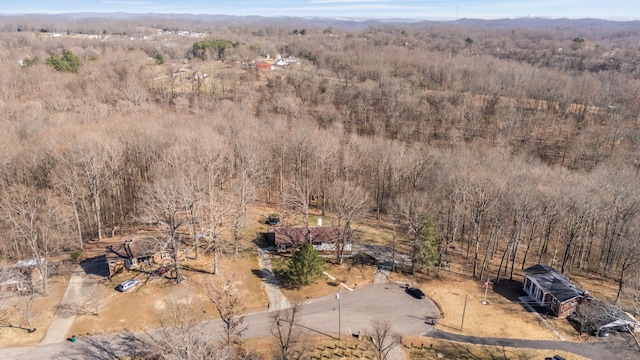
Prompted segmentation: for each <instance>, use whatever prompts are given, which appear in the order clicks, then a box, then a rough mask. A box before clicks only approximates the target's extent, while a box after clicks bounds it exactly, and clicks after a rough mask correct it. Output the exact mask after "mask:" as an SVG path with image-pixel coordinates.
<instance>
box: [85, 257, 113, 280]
mask: <svg viewBox="0 0 640 360" xmlns="http://www.w3.org/2000/svg"><path fill="white" fill-rule="evenodd" d="M80 267H81V268H82V270H83V271H84V272H85V274H87V275H98V276H101V277H109V267H108V265H107V257H106V256H105V255H100V256H96V257H93V258H88V259H85V260H82V261H81V262H80Z"/></svg>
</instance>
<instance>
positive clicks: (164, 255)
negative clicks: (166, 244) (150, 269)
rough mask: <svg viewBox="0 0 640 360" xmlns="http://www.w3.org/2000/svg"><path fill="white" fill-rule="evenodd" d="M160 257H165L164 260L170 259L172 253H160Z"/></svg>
mask: <svg viewBox="0 0 640 360" xmlns="http://www.w3.org/2000/svg"><path fill="white" fill-rule="evenodd" d="M160 258H161V259H163V260H166V259H169V258H171V254H169V253H162V254H161V255H160Z"/></svg>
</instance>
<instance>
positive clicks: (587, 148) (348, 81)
mask: <svg viewBox="0 0 640 360" xmlns="http://www.w3.org/2000/svg"><path fill="white" fill-rule="evenodd" d="M567 21H568V20H567ZM27 22H28V23H27ZM162 22H163V21H161V20H154V21H151V20H148V19H144V18H142V19H140V20H138V23H136V24H135V26H134V25H133V22H127V23H123V22H118V21H115V20H114V21H108V20H101V21H93V22H91V23H89V22H82V21H79V22H78V23H76V24H68V26H67V24H65V26H67V27H65V29H67V28H68V29H69V32H68V33H64V35H60V36H58V35H55V36H54V34H58V33H55V31H56V30H55V29H56V28H57V29H60V28H62V25H61V24H60V23H58V22H56V21H55V20H51V19H48V20H46V19H45V20H37V19H35V20H32V21H27V20H24V19H20V18H12V17H7V18H3V19H1V23H0V28H1V29H3V30H2V32H1V33H0V66H2V71H0V83H2V86H0V109H2V111H0V128H1V129H3V130H2V131H3V136H1V137H0V166H1V167H2V171H1V172H0V174H2V179H0V199H2V200H1V204H0V212H2V214H3V217H2V221H0V231H1V232H2V234H3V235H4V236H3V237H2V241H1V242H0V256H2V257H3V258H5V259H20V258H33V257H35V256H37V254H39V253H40V252H46V253H49V254H56V253H62V252H64V251H69V250H73V249H77V248H81V247H82V245H83V244H84V243H85V242H86V241H88V240H89V239H91V238H94V237H102V236H105V234H108V233H110V232H112V231H113V230H114V229H116V228H122V227H126V226H134V225H135V224H137V223H138V222H139V221H140V219H141V211H142V209H148V208H149V206H150V204H151V203H150V199H152V198H153V199H156V200H157V199H158V198H159V194H163V196H165V197H163V199H168V200H167V201H169V202H171V203H172V204H174V205H175V206H178V207H179V208H180V209H189V210H188V211H189V212H190V213H189V219H190V220H189V221H186V220H185V222H183V223H181V224H183V225H182V226H184V227H185V228H189V230H188V231H186V232H187V233H189V234H191V235H192V236H193V237H194V236H195V234H196V233H197V229H198V228H203V227H205V224H223V226H225V227H227V228H228V229H232V230H233V229H235V231H229V232H227V233H226V234H227V235H225V236H227V237H229V239H227V240H228V241H229V242H232V241H233V238H234V236H235V237H236V240H237V234H238V232H237V229H238V228H240V227H242V226H245V225H244V224H243V223H242V221H241V219H242V214H243V213H244V212H245V211H246V207H247V204H251V203H252V202H255V201H265V202H269V203H273V204H280V205H279V206H283V207H285V206H286V204H287V199H290V198H291V197H292V196H293V197H295V196H296V195H295V194H310V195H309V197H308V198H309V199H311V200H310V201H311V203H310V204H309V205H310V206H312V207H315V208H316V209H318V210H319V211H321V212H322V213H323V214H324V213H326V214H327V216H333V214H337V213H339V212H338V211H339V206H340V205H339V204H341V203H342V204H344V202H341V201H337V200H338V199H344V198H345V194H353V197H359V198H361V199H366V200H367V202H366V208H365V211H364V213H365V214H366V216H369V217H373V218H377V219H387V220H388V221H393V222H395V223H397V224H398V225H399V226H400V227H399V228H401V229H403V241H404V242H405V243H406V244H407V245H408V244H409V241H410V240H411V238H412V234H414V235H415V234H418V235H420V230H419V228H420V226H421V225H422V224H424V221H425V219H430V221H432V222H433V224H431V223H430V225H429V229H430V231H431V228H433V232H434V233H433V238H434V239H435V242H436V244H435V245H434V244H432V241H431V240H429V244H428V245H429V246H428V250H429V251H428V252H429V258H428V261H426V262H427V263H430V264H431V263H433V262H434V254H433V247H434V246H435V247H437V248H438V251H445V249H448V246H457V248H458V249H462V250H461V251H462V254H463V255H464V256H465V257H466V258H467V259H468V260H469V263H470V264H471V266H472V274H473V276H475V277H483V278H484V277H485V275H486V273H487V272H491V273H492V274H494V275H497V276H498V277H500V276H505V274H506V276H508V275H509V274H510V275H511V276H512V275H513V271H514V267H520V268H521V267H524V266H526V265H527V264H530V263H533V262H545V263H548V264H551V265H553V266H557V267H558V268H560V269H561V270H562V271H563V272H564V271H569V270H571V269H581V270H583V271H591V272H594V273H598V274H602V275H605V276H610V277H613V278H616V279H619V280H620V284H623V283H624V284H631V283H629V282H625V281H623V280H624V279H623V278H625V277H626V276H627V273H625V271H627V270H628V269H630V268H629V266H628V264H635V263H638V262H640V248H639V245H638V241H637V240H636V238H637V233H638V230H639V229H640V212H639V211H640V186H639V185H640V184H639V169H640V118H639V115H640V100H639V99H640V68H639V66H640V62H639V61H638V60H637V59H638V58H640V26H638V24H635V23H631V24H628V26H626V27H622V28H621V27H620V26H618V25H617V24H616V23H610V24H609V25H607V22H602V23H598V24H597V26H596V25H593V24H591V25H589V26H587V25H584V24H583V23H582V22H580V21H577V20H576V21H575V22H571V21H568V23H567V24H568V25H567V26H566V27H560V26H557V27H552V26H547V27H526V26H522V27H519V26H517V24H516V23H514V24H513V25H510V26H509V25H504V26H496V27H495V28H492V27H491V26H482V25H481V24H470V23H461V24H460V26H454V25H452V24H446V23H416V24H394V25H389V24H372V25H369V26H362V25H360V26H359V27H340V26H338V25H332V26H331V31H325V29H326V28H327V26H326V24H320V25H313V24H312V23H305V24H297V25H296V26H295V27H294V26H289V25H285V24H271V23H264V24H261V23H248V24H247V23H242V24H226V23H225V24H217V23H210V22H209V23H207V22H186V21H178V20H175V19H167V20H165V22H166V23H164V24H161V23H162ZM554 24H555V23H554ZM301 25H304V29H305V34H304V36H300V31H298V33H297V34H294V30H295V28H302V26H301ZM40 28H47V29H50V32H46V33H42V32H40V31H38V30H37V29H40ZM171 29H176V30H171ZM178 29H185V31H184V34H182V33H180V31H178ZM187 30H188V31H187ZM194 38H198V39H201V40H196V41H195V42H194ZM221 39H233V40H221ZM575 39H581V41H575ZM207 51H212V52H213V54H214V55H215V56H214V57H215V61H214V59H210V58H209V57H207V56H205V55H204V54H206V52H207ZM61 53H62V54H63V55H62V57H60V56H59V55H58V54H61ZM157 54H161V56H162V60H163V61H159V60H158V56H157ZM267 55H269V56H267ZM277 55H281V57H282V58H289V57H299V59H296V60H295V61H297V62H298V63H299V64H296V65H291V66H283V67H274V68H275V70H273V71H270V70H267V71H262V70H258V69H257V68H256V66H255V63H258V62H264V61H271V62H272V63H273V62H274V59H275V57H276V56H277ZM25 56H26V57H27V58H29V59H47V60H46V61H45V63H42V61H41V60H35V61H33V63H32V65H33V66H21V65H20V61H19V60H20V59H24V58H25ZM154 57H155V58H154ZM89 59H92V60H93V61H87V60H89ZM219 60H222V61H219ZM80 64H82V66H80ZM51 68H53V69H55V70H59V71H51ZM345 189H355V190H354V191H353V193H351V192H346V191H345ZM356 194H359V195H356ZM152 195H153V196H155V197H153V196H152ZM25 199H31V200H33V201H32V202H25ZM176 204H177V205H176ZM18 205H21V206H22V205H29V211H31V212H32V213H33V214H35V215H34V216H35V218H36V219H38V221H37V226H38V227H37V228H36V227H34V228H31V229H30V230H29V231H31V232H28V231H27V232H25V231H24V230H25V227H24V226H25V225H26V224H27V223H26V222H24V221H22V220H24V219H22V220H20V219H19V218H15V217H13V218H12V217H11V216H10V215H12V214H15V213H16V211H17V210H16V206H18ZM220 206H223V207H224V208H225V209H227V208H228V209H233V211H229V212H225V214H226V215H225V216H227V218H225V219H224V221H218V220H219V219H218V220H216V219H217V218H216V216H217V215H216V214H217V212H216V209H218V208H219V207H220ZM185 211H187V210H185ZM54 214H55V216H54ZM231 214H234V215H231ZM54 224H55V226H54ZM206 226H209V225H206ZM43 229H46V230H47V231H46V234H47V235H48V237H47V239H46V242H43V239H41V238H37V237H34V236H26V237H25V234H32V235H33V234H37V233H39V232H40V231H44V230H43ZM234 234H235V235H234ZM417 238H418V237H416V236H414V239H417ZM431 238H432V234H431V233H430V234H429V239H431ZM28 240H37V241H38V242H37V244H36V245H37V246H36V247H35V248H34V247H33V246H30V245H29V244H30V243H29V241H28ZM185 241H186V240H185ZM436 245H437V246H436ZM34 249H35V250H34ZM34 251H35V252H36V254H34ZM419 251H423V249H419ZM494 258H500V267H499V268H495V266H494V267H493V268H492V267H491V266H490V265H489V264H490V262H489V261H486V260H487V259H494ZM621 286H622V285H621Z"/></svg>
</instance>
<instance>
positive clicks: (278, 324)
mask: <svg viewBox="0 0 640 360" xmlns="http://www.w3.org/2000/svg"><path fill="white" fill-rule="evenodd" d="M301 311H302V304H300V303H299V302H295V303H294V304H293V305H292V307H290V308H288V309H284V310H278V311H276V312H274V313H273V314H272V315H271V323H272V326H271V334H272V335H273V337H275V339H276V341H277V342H278V349H277V350H275V351H274V352H276V353H277V355H278V359H280V360H299V359H302V358H304V357H305V355H306V354H307V353H308V351H309V346H308V344H306V342H305V341H304V337H303V335H302V332H301V331H300V327H299V322H300V312H301Z"/></svg>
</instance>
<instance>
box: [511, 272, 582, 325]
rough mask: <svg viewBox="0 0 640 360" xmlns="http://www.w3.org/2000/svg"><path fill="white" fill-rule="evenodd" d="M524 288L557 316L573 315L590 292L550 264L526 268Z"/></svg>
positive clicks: (531, 296) (530, 295)
mask: <svg viewBox="0 0 640 360" xmlns="http://www.w3.org/2000/svg"><path fill="white" fill-rule="evenodd" d="M522 289H523V290H524V291H525V292H526V293H527V294H528V295H529V297H530V298H532V299H533V300H535V302H536V303H537V304H538V305H540V306H542V307H545V308H546V309H547V310H548V311H549V312H550V313H553V314H554V315H555V316H557V317H560V318H564V317H567V316H568V315H571V314H572V313H573V312H574V311H575V310H576V307H577V306H578V305H579V304H580V303H581V302H582V301H583V299H587V298H588V296H589V295H588V292H587V291H584V290H582V289H581V288H579V287H578V286H577V285H575V284H574V283H573V282H571V280H569V279H568V278H567V277H565V276H564V275H562V274H561V273H559V272H558V271H557V270H555V269H554V268H552V267H550V266H546V265H542V264H537V265H534V266H532V267H530V268H527V269H525V270H524V280H523V281H522Z"/></svg>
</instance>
